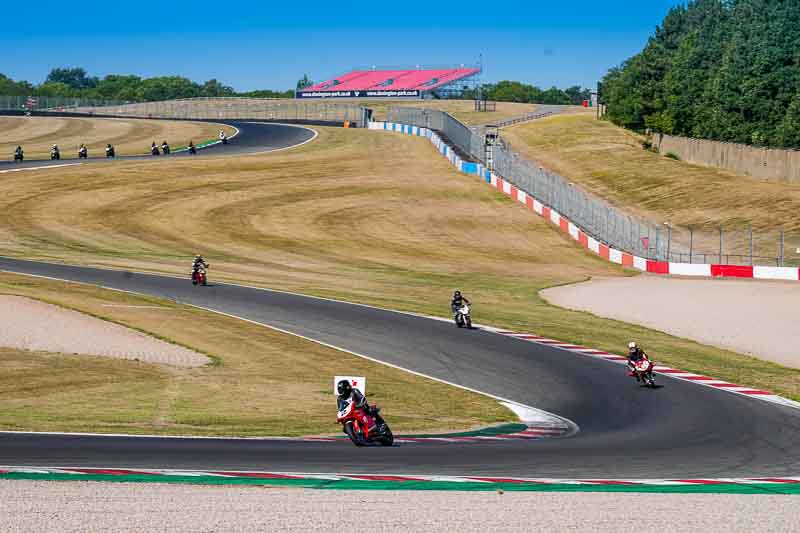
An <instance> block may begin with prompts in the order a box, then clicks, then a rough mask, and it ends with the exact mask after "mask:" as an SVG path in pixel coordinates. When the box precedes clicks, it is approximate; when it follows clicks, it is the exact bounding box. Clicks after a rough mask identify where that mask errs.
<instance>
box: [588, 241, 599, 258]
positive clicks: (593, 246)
mask: <svg viewBox="0 0 800 533" xmlns="http://www.w3.org/2000/svg"><path fill="white" fill-rule="evenodd" d="M587 241H588V243H589V249H590V250H591V251H593V252H594V253H596V254H598V255H600V243H599V242H597V239H595V238H594V237H588V236H587Z"/></svg>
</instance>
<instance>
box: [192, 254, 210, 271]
mask: <svg viewBox="0 0 800 533" xmlns="http://www.w3.org/2000/svg"><path fill="white" fill-rule="evenodd" d="M201 268H202V269H203V270H206V269H208V263H206V262H205V260H204V259H203V256H201V255H200V254H197V255H196V256H195V257H194V261H192V272H197V271H198V270H200V269H201Z"/></svg>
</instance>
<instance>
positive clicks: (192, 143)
mask: <svg viewBox="0 0 800 533" xmlns="http://www.w3.org/2000/svg"><path fill="white" fill-rule="evenodd" d="M189 153H190V154H192V155H194V154H196V153H197V148H195V146H194V141H189Z"/></svg>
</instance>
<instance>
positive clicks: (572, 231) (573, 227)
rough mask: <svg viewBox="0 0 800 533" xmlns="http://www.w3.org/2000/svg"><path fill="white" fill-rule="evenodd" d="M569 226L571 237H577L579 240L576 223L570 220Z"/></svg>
mask: <svg viewBox="0 0 800 533" xmlns="http://www.w3.org/2000/svg"><path fill="white" fill-rule="evenodd" d="M567 228H568V229H569V235H570V237H572V238H573V239H575V240H576V241H577V240H578V226H576V225H575V224H573V223H572V222H570V223H569V225H568V226H567Z"/></svg>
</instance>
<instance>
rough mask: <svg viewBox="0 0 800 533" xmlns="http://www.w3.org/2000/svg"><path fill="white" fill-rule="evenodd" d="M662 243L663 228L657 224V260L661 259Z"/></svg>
mask: <svg viewBox="0 0 800 533" xmlns="http://www.w3.org/2000/svg"><path fill="white" fill-rule="evenodd" d="M660 244H661V228H659V227H658V226H656V257H655V260H656V261H658V260H659V259H661V252H660V250H661V247H660V246H659V245H660Z"/></svg>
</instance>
